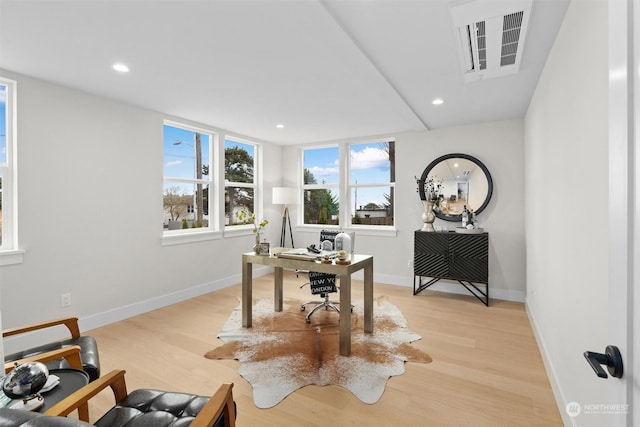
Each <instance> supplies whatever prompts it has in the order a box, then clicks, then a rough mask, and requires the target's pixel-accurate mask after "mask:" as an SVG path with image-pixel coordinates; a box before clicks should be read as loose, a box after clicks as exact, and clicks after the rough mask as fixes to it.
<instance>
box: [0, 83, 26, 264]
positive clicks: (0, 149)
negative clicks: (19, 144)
mask: <svg viewBox="0 0 640 427" xmlns="http://www.w3.org/2000/svg"><path fill="white" fill-rule="evenodd" d="M15 91H16V83H15V82H14V81H12V80H7V79H3V78H0V253H1V254H2V255H3V257H2V259H0V265H6V264H14V263H18V262H22V256H21V255H17V257H14V255H15V254H16V253H17V252H19V251H18V227H17V212H16V209H17V203H16V196H17V194H16V176H17V174H16V169H15V167H16V165H15V157H14V156H15V148H16V147H15V144H16V138H15V122H16V121H15V99H16V94H15Z"/></svg>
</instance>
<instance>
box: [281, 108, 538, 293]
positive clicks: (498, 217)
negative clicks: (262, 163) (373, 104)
mask: <svg viewBox="0 0 640 427" xmlns="http://www.w3.org/2000/svg"><path fill="white" fill-rule="evenodd" d="M393 136H394V137H395V140H396V187H395V195H396V227H397V229H398V233H397V236H396V237H385V236H379V235H366V234H365V233H359V232H358V230H357V229H356V230H355V231H356V236H357V237H356V251H364V252H366V253H370V254H372V255H373V256H374V259H375V266H374V271H375V279H376V281H380V282H385V283H392V284H399V285H404V286H412V285H413V270H412V268H410V267H409V265H408V263H409V262H412V261H413V233H414V231H415V230H418V229H420V228H421V227H422V224H423V223H422V204H421V203H420V198H419V196H418V194H417V192H416V188H417V187H416V180H415V176H418V177H419V176H420V175H422V171H423V170H424V168H425V167H426V166H427V165H428V164H429V163H430V162H431V161H432V160H434V159H435V158H437V157H439V156H442V155H444V154H449V153H465V154H469V155H472V156H475V157H476V158H478V159H479V160H480V161H482V162H483V163H484V164H485V165H486V166H487V168H488V169H489V171H490V172H491V175H492V177H493V181H494V193H493V198H492V199H491V203H490V204H489V206H488V207H487V209H486V210H485V211H483V212H482V213H481V214H480V215H478V217H477V219H478V221H479V222H480V224H481V226H482V227H483V228H485V229H486V230H487V231H488V232H489V283H490V294H491V296H492V297H495V298H501V299H508V300H513V301H524V295H525V264H524V262H525V250H524V248H525V242H524V222H523V212H524V194H523V192H524V181H523V168H524V159H523V122H522V121H521V120H510V121H502V122H492V123H483V124H478V125H471V126H461V127H454V128H446V129H438V130H433V131H429V132H419V133H404V134H398V135H393ZM299 152H300V147H284V149H283V164H285V165H292V167H291V169H292V170H297V171H299V170H300V165H299V158H298V157H299ZM293 165H297V166H295V167H294V166H293ZM298 173H299V174H300V173H301V172H298ZM285 180H288V181H289V182H287V183H286V184H287V185H292V186H295V185H296V181H295V176H290V175H289V176H287V177H286V178H285ZM297 214H298V208H297V207H295V208H292V210H291V215H292V221H293V222H294V225H295V224H297V222H296V221H297ZM435 225H442V226H444V227H450V228H451V229H453V228H455V227H456V226H459V225H460V223H454V222H446V221H441V220H439V219H437V220H436V223H435ZM295 234H296V237H295V242H296V245H297V246H302V245H307V244H309V243H316V240H317V239H318V231H317V230H309V229H305V228H304V227H297V228H296V231H295ZM365 248H366V249H365ZM433 289H436V290H446V291H451V292H458V293H462V294H467V295H468V293H467V291H466V290H465V289H464V288H462V286H460V285H459V284H457V283H453V282H448V283H447V282H445V281H442V283H438V284H436V285H434V286H433ZM478 303H479V302H478Z"/></svg>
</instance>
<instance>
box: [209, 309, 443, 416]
mask: <svg viewBox="0 0 640 427" xmlns="http://www.w3.org/2000/svg"><path fill="white" fill-rule="evenodd" d="M300 304H301V301H296V300H290V299H285V301H284V307H283V311H282V312H279V313H277V312H274V311H273V300H272V299H261V300H258V301H257V302H254V306H253V327H252V328H243V327H242V314H241V307H240V306H238V307H237V308H235V309H234V310H233V312H232V313H231V316H230V317H229V319H228V320H227V322H226V323H225V325H224V326H223V328H222V331H221V332H220V333H219V335H218V338H220V339H221V340H222V341H224V342H225V344H224V345H222V346H220V347H218V348H215V349H213V350H211V351H210V352H208V353H207V354H206V355H205V357H207V358H209V359H230V358H233V359H236V360H238V361H240V362H241V366H240V370H239V373H240V375H241V376H242V377H244V378H245V379H246V380H247V381H249V383H250V384H251V385H252V387H253V401H254V403H255V405H256V406H257V407H259V408H270V407H272V406H274V405H277V404H278V403H279V402H280V401H282V399H284V398H285V397H287V396H288V395H289V394H290V393H292V392H294V391H295V390H297V389H299V388H301V387H304V386H306V385H310V384H315V385H319V386H324V385H338V386H341V387H344V388H346V389H347V390H349V391H351V392H352V393H353V394H354V395H356V396H357V397H358V398H359V399H360V400H362V401H363V402H365V403H370V404H371V403H375V402H377V401H378V399H380V397H381V396H382V393H383V392H384V388H385V385H386V383H387V381H388V379H389V378H390V377H391V376H394V375H402V374H403V373H404V363H405V362H407V361H410V362H423V363H428V362H431V358H430V357H429V355H427V354H426V353H424V352H422V351H420V350H418V349H416V348H415V347H413V346H411V345H410V343H411V342H413V341H416V340H419V339H420V338H421V337H420V336H419V335H416V334H414V333H413V332H411V331H410V330H409V329H408V326H407V321H406V320H405V318H404V316H403V315H402V313H401V312H400V310H398V308H397V307H395V306H394V305H393V304H391V303H390V302H389V301H387V298H386V297H380V298H377V299H376V300H374V304H373V305H374V309H373V313H374V319H373V322H374V323H373V329H374V332H373V333H372V334H365V333H364V319H363V311H362V307H363V305H362V301H359V302H356V303H355V306H356V308H355V309H354V312H353V313H352V316H351V319H352V320H351V323H352V325H351V355H350V356H349V357H345V356H340V355H339V352H338V347H339V343H338V333H339V329H338V316H339V315H338V313H336V312H334V311H333V310H319V311H317V312H316V313H314V315H313V316H312V317H311V323H310V324H308V323H306V322H305V316H306V314H307V311H304V312H303V311H300ZM312 308H313V305H311V306H308V307H307V310H310V309H312Z"/></svg>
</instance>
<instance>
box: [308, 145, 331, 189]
mask: <svg viewBox="0 0 640 427" xmlns="http://www.w3.org/2000/svg"><path fill="white" fill-rule="evenodd" d="M303 157H304V159H303V164H304V183H305V184H321V185H322V184H338V183H339V182H340V167H339V166H340V160H339V152H338V147H326V148H314V149H308V150H304V152H303Z"/></svg>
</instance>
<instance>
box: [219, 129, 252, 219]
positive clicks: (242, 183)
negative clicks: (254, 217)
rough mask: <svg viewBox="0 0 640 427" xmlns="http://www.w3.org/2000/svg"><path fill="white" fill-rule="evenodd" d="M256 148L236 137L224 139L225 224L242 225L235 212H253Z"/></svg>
mask: <svg viewBox="0 0 640 427" xmlns="http://www.w3.org/2000/svg"><path fill="white" fill-rule="evenodd" d="M256 148H257V146H256V145H255V144H252V143H250V142H246V141H240V140H238V139H236V138H230V137H227V138H225V141H224V182H225V203H224V205H225V206H224V214H225V223H226V225H227V226H236V225H244V222H242V221H240V220H239V218H238V216H237V214H238V213H239V212H241V211H245V212H252V213H255V212H256V211H257V210H258V206H256V203H257V200H256V197H255V195H256V185H257V184H256V174H255V171H256Z"/></svg>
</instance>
